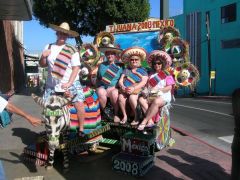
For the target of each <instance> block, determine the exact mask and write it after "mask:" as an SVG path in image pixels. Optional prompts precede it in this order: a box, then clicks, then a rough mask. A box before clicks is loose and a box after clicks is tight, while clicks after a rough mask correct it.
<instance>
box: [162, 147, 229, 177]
mask: <svg viewBox="0 0 240 180" xmlns="http://www.w3.org/2000/svg"><path fill="white" fill-rule="evenodd" d="M196 151H197V150H196ZM167 152H168V153H169V154H170V155H173V156H174V157H170V156H166V155H164V156H159V157H158V158H159V159H160V160H162V161H165V162H166V163H168V164H169V165H170V166H172V167H175V168H176V169H177V170H178V171H180V172H181V173H182V174H183V175H185V176H187V177H189V178H190V179H195V180H197V179H199V180H200V179H211V180H213V179H216V180H221V179H222V180H226V179H230V176H229V174H227V173H226V172H225V170H224V169H223V168H222V167H221V166H220V165H218V164H216V163H214V162H211V161H208V160H206V159H202V158H199V157H197V156H192V155H190V154H188V153H186V152H184V151H181V150H178V149H169V150H168V151H167Z"/></svg>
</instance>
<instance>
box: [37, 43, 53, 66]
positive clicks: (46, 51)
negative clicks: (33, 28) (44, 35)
mask: <svg viewBox="0 0 240 180" xmlns="http://www.w3.org/2000/svg"><path fill="white" fill-rule="evenodd" d="M50 48H51V45H47V46H46V47H45V49H44V51H43V52H42V55H41V57H40V60H39V65H40V67H47V66H48V64H47V57H48V56H49V54H50V53H51V49H50Z"/></svg>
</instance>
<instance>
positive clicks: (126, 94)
mask: <svg viewBox="0 0 240 180" xmlns="http://www.w3.org/2000/svg"><path fill="white" fill-rule="evenodd" d="M146 56H147V53H146V51H145V50H144V49H143V48H141V47H131V48H128V49H126V50H124V51H123V52H122V54H121V59H122V61H123V62H124V63H125V64H127V65H128V67H127V68H126V69H125V70H124V71H123V74H122V75H121V78H120V80H119V83H118V84H119V87H120V94H119V98H118V101H119V106H120V108H121V110H122V114H123V118H122V120H121V121H120V123H121V124H125V123H126V122H127V113H126V100H127V99H128V100H129V104H130V106H131V109H132V111H134V112H135V118H134V120H133V121H132V123H131V125H137V124H138V119H136V117H137V114H136V107H137V102H138V95H139V93H140V91H141V90H142V88H143V87H144V86H145V85H146V83H147V80H148V74H147V71H146V69H145V68H143V67H141V62H142V61H143V60H145V58H146Z"/></svg>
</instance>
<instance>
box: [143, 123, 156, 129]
mask: <svg viewBox="0 0 240 180" xmlns="http://www.w3.org/2000/svg"><path fill="white" fill-rule="evenodd" d="M154 126H155V124H153V123H149V124H147V125H146V126H145V127H147V128H152V127H154Z"/></svg>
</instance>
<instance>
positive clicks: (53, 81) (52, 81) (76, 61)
mask: <svg viewBox="0 0 240 180" xmlns="http://www.w3.org/2000/svg"><path fill="white" fill-rule="evenodd" d="M64 46H65V45H62V46H58V45H56V44H52V45H51V48H50V50H51V53H50V54H49V56H48V57H47V64H48V77H47V82H46V88H54V87H55V86H56V85H57V84H60V83H67V82H68V81H69V78H70V75H71V73H72V66H80V65H81V62H80V56H79V53H78V52H75V53H74V54H73V55H72V59H71V62H70V63H69V64H68V67H67V69H66V71H65V74H64V76H63V78H62V79H61V80H59V79H57V78H54V77H52V74H51V72H52V70H53V65H54V62H55V60H56V58H57V55H58V54H59V53H60V51H61V50H62V48H63V47H64ZM48 47H49V44H47V45H46V46H45V48H44V50H47V49H48ZM77 80H79V75H77V76H76V79H75V81H77Z"/></svg>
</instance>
